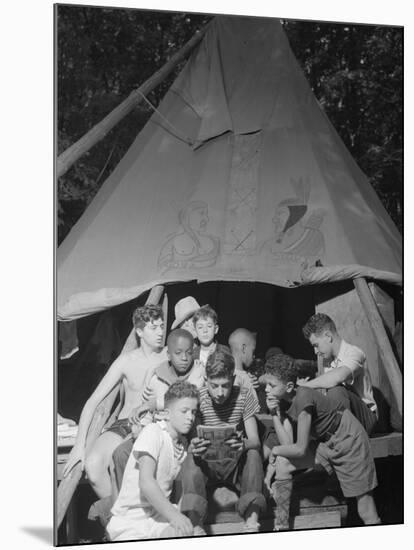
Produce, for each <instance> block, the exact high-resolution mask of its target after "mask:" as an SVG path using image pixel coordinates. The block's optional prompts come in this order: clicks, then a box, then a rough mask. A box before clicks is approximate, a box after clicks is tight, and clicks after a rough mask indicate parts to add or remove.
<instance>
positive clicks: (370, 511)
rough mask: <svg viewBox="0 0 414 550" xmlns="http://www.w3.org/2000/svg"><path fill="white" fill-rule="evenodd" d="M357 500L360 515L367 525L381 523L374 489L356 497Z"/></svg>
mask: <svg viewBox="0 0 414 550" xmlns="http://www.w3.org/2000/svg"><path fill="white" fill-rule="evenodd" d="M356 500H357V507H358V514H359V517H360V518H361V519H362V521H363V522H364V523H365V525H377V524H380V523H381V520H380V518H379V516H378V512H377V507H376V506H375V501H374V497H373V495H372V491H369V493H365V494H363V495H360V496H359V497H356Z"/></svg>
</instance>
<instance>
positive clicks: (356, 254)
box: [57, 16, 402, 518]
mask: <svg viewBox="0 0 414 550" xmlns="http://www.w3.org/2000/svg"><path fill="white" fill-rule="evenodd" d="M401 264H402V246H401V237H400V235H399V233H398V230H397V228H396V227H395V225H394V224H393V222H392V220H391V218H390V216H389V215H388V213H387V212H386V210H385V209H384V207H383V206H382V204H381V202H380V200H379V198H378V197H377V195H376V193H375V191H374V190H373V188H372V187H371V185H370V183H369V181H368V179H367V178H366V176H365V175H364V174H363V173H362V171H361V170H360V169H359V167H358V166H357V164H356V163H355V161H354V160H353V159H352V157H351V155H350V154H349V152H348V151H347V149H346V147H345V146H344V144H343V143H342V141H341V139H340V138H339V136H338V134H337V133H336V131H335V129H334V128H333V126H332V125H331V123H330V122H329V120H328V118H327V117H326V115H325V114H324V112H323V110H322V109H321V107H320V106H319V104H318V102H317V100H316V98H315V97H314V95H313V93H312V91H311V89H310V87H309V85H308V83H307V81H306V78H305V77H304V75H303V74H302V71H301V69H300V67H299V65H298V63H297V61H296V59H295V57H294V55H293V53H292V51H291V49H290V46H289V43H288V40H287V37H286V36H285V34H284V31H283V28H282V25H281V24H280V22H279V21H277V20H274V19H264V18H246V17H231V16H218V17H215V18H214V20H212V22H211V23H210V24H209V26H208V29H207V31H206V33H205V35H204V37H203V39H202V41H201V42H200V44H199V45H198V47H197V48H196V49H195V50H194V51H193V53H192V55H191V57H190V59H189V60H188V62H187V63H186V65H185V67H184V69H183V70H182V72H181V73H180V74H179V76H178V78H177V79H176V81H175V82H174V84H173V85H172V87H171V88H170V90H169V91H168V92H167V94H166V96H165V98H164V99H163V101H162V102H161V104H160V105H159V106H158V108H157V109H156V111H155V112H154V114H153V116H152V117H151V118H150V120H149V121H148V123H147V124H146V126H145V127H144V129H143V130H142V131H141V132H140V134H139V135H138V136H137V138H136V140H135V142H134V143H133V145H132V146H131V148H130V149H129V151H128V152H127V154H126V155H125V157H124V158H123V159H122V161H121V162H120V163H119V165H118V166H117V168H116V169H115V170H114V172H113V173H112V174H111V176H110V177H109V178H108V180H107V181H106V182H105V183H104V185H103V186H102V188H101V189H100V191H99V192H98V194H97V196H96V197H95V199H94V200H93V201H92V203H91V205H90V206H89V207H88V209H87V210H86V211H85V213H84V214H83V216H82V217H81V218H80V220H79V221H78V223H77V224H76V225H75V226H74V227H73V229H72V231H71V232H70V233H69V235H68V236H67V237H66V239H65V241H64V242H63V243H62V245H61V246H60V247H59V250H58V254H57V303H58V319H59V321H62V323H61V324H62V325H63V324H65V322H69V321H74V320H77V319H81V318H82V317H86V316H89V315H91V314H94V313H97V312H101V311H104V310H106V309H109V308H112V307H114V306H118V305H120V304H123V303H126V302H128V301H130V300H132V299H134V298H136V297H138V296H140V295H142V294H143V293H144V292H145V291H148V290H150V289H154V288H155V287H156V286H157V285H170V284H173V283H181V284H182V283H185V282H189V281H194V280H195V281H199V282H206V281H226V282H243V283H244V284H246V283H253V282H256V283H269V284H271V285H277V287H280V288H281V289H285V290H284V292H285V295H284V300H285V301H286V300H287V301H290V300H291V304H292V305H291V306H289V307H286V309H285V311H288V312H289V313H290V317H289V318H285V319H284V320H283V321H281V323H282V322H283V323H285V324H286V326H289V323H290V322H291V321H292V320H293V318H294V317H295V318H296V320H297V319H298V318H299V319H301V316H300V315H298V314H297V313H296V312H297V311H298V310H299V309H300V308H301V307H302V306H303V307H304V301H303V297H304V295H303V294H300V296H299V297H298V294H296V295H295V293H300V292H302V290H303V288H306V287H307V285H314V286H312V288H313V289H314V290H313V292H312V308H313V311H315V310H316V311H324V312H326V313H328V314H331V315H332V316H333V317H334V319H335V321H336V323H337V325H338V328H339V329H340V331H341V333H342V334H343V336H344V337H345V338H346V339H349V340H350V341H352V342H353V343H355V344H357V345H360V346H361V347H362V348H363V349H364V350H365V351H366V354H367V363H368V368H369V370H370V373H371V377H372V379H373V384H374V386H375V387H376V388H377V389H378V390H380V392H381V394H382V395H383V396H384V398H385V401H387V402H388V405H389V406H390V407H391V409H393V414H392V419H391V420H392V422H391V423H392V425H393V427H394V428H398V429H400V428H401V418H400V415H401V373H400V372H399V368H398V366H396V361H395V357H394V356H393V355H392V353H390V350H391V348H390V347H389V343H388V344H386V342H385V341H387V342H388V337H387V334H386V331H387V332H388V334H392V333H393V331H394V328H395V317H394V305H393V291H391V292H390V291H389V289H390V288H392V285H394V286H393V288H396V287H398V286H399V285H401ZM354 280H355V281H356V282H355V288H354V283H353V281H354ZM365 280H368V281H370V283H369V289H370V292H368V294H369V296H368V295H367V290H368V286H366V288H365V289H364V287H363V285H362V283H364V284H365ZM384 285H385V286H384ZM387 285H388V286H387ZM298 287H303V288H302V289H298ZM227 303H228V302H227ZM230 307H232V306H231V305H230ZM261 307H262V309H263V308H265V305H262V306H261ZM170 308H171V304H170ZM295 311H296V312H295ZM313 311H312V312H313ZM367 312H370V313H369V314H367ZM306 314H307V313H306ZM302 317H303V315H302ZM233 328H236V327H235V326H234V327H233ZM387 345H388V347H387ZM288 351H289V350H288ZM396 371H398V372H396ZM112 402H113V401H112ZM396 402H397V404H398V406H397V407H395V404H396ZM77 475H78V478H79V477H80V473H78V474H77ZM62 493H63V491H62ZM68 494H69V493H68ZM69 498H70V497H69ZM65 499H66V500H65ZM61 500H62V502H63V503H64V504H62V506H61V508H62V510H65V505H67V496H65V497H64V498H62V499H61ZM65 503H66V504H65ZM58 517H60V518H61V517H62V514H60V516H59V515H58Z"/></svg>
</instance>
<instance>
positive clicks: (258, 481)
mask: <svg viewBox="0 0 414 550" xmlns="http://www.w3.org/2000/svg"><path fill="white" fill-rule="evenodd" d="M179 480H180V482H181V490H182V500H181V506H180V509H181V512H182V513H183V514H186V515H188V516H191V517H194V513H195V514H197V516H198V518H199V519H200V522H201V523H203V522H204V520H205V518H206V516H207V487H208V486H214V485H226V486H230V487H232V488H235V489H236V490H237V491H238V492H239V493H240V498H239V502H238V506H237V508H238V512H239V514H240V515H241V516H242V517H244V515H245V514H246V511H247V509H248V507H249V506H250V505H253V504H254V505H256V506H258V508H259V511H260V512H263V511H264V510H265V509H266V500H265V498H264V496H263V462H262V458H261V455H260V453H259V451H257V450H256V449H249V450H248V451H246V452H245V453H243V455H242V456H241V457H240V460H239V461H238V463H237V465H236V467H235V469H234V470H233V472H231V474H230V475H229V476H228V478H227V479H226V480H220V481H217V479H216V478H215V476H214V472H212V471H211V470H210V469H209V468H208V465H207V464H206V462H205V461H203V459H202V458H197V457H196V458H194V457H193V455H192V454H191V453H189V454H188V456H187V458H186V459H185V462H184V463H183V465H182V467H181V472H180V474H179Z"/></svg>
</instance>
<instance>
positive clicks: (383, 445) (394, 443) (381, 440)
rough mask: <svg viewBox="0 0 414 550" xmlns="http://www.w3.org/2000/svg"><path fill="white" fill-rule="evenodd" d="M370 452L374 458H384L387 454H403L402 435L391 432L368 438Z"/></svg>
mask: <svg viewBox="0 0 414 550" xmlns="http://www.w3.org/2000/svg"><path fill="white" fill-rule="evenodd" d="M370 443H371V449H372V454H373V455H374V458H385V457H387V456H400V455H402V454H403V435H402V433H399V432H392V433H390V434H386V435H380V436H377V437H371V438H370Z"/></svg>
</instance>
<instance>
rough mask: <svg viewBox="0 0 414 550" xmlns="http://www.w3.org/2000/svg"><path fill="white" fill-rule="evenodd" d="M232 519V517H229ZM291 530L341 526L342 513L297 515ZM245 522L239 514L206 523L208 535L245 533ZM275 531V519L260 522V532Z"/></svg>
mask: <svg viewBox="0 0 414 550" xmlns="http://www.w3.org/2000/svg"><path fill="white" fill-rule="evenodd" d="M228 519H230V517H229V518H228ZM291 521H292V524H291V529H290V531H291V530H299V529H323V528H329V527H341V514H340V513H339V512H337V511H328V512H317V513H313V514H306V515H303V516H295V517H294V518H292V519H291ZM243 526H244V523H243V521H242V520H241V518H240V517H239V516H237V514H235V515H234V517H233V518H232V521H227V522H223V523H213V524H210V525H206V526H205V529H206V533H207V535H237V534H243ZM272 531H273V520H271V519H265V520H262V521H261V522H260V532H261V533H270V532H272Z"/></svg>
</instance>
